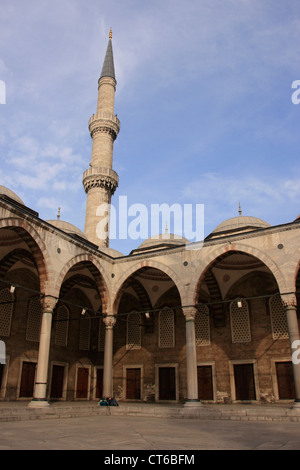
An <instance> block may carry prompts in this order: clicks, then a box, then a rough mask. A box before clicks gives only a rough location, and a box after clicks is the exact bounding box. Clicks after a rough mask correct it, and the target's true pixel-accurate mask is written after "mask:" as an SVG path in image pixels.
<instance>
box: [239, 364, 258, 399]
mask: <svg viewBox="0 0 300 470" xmlns="http://www.w3.org/2000/svg"><path fill="white" fill-rule="evenodd" d="M234 380H235V395H236V400H255V399H256V394H255V383H254V373H253V364H236V365H235V366H234Z"/></svg>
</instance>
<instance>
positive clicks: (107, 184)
mask: <svg viewBox="0 0 300 470" xmlns="http://www.w3.org/2000/svg"><path fill="white" fill-rule="evenodd" d="M116 83H117V82H116V80H115V77H114V64H113V55H112V44H111V36H110V39H109V43H108V46H107V51H106V56H105V59H104V64H103V68H102V73H101V76H100V78H99V81H98V101H97V112H96V114H93V116H92V117H91V118H90V121H89V131H90V135H91V138H92V139H93V145H92V156H91V163H90V168H88V169H87V170H86V171H85V172H84V174H83V185H84V189H85V191H86V193H87V206H86V218H85V230H84V231H85V235H86V237H87V239H88V240H90V241H91V242H93V243H95V244H96V245H98V246H99V247H101V246H108V245H109V205H110V203H111V196H112V195H113V194H114V192H115V190H116V188H117V186H118V175H117V173H116V172H115V171H114V170H113V169H112V165H113V144H114V141H115V139H116V138H117V135H118V133H119V130H120V121H119V119H118V118H117V116H115V114H114V104H115V90H116Z"/></svg>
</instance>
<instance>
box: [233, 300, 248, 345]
mask: <svg viewBox="0 0 300 470" xmlns="http://www.w3.org/2000/svg"><path fill="white" fill-rule="evenodd" d="M230 322H231V338H232V342H233V343H249V342H250V341H251V330H250V318H249V308H248V302H247V301H246V300H243V299H237V300H234V301H233V302H231V303H230Z"/></svg>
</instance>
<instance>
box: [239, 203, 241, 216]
mask: <svg viewBox="0 0 300 470" xmlns="http://www.w3.org/2000/svg"><path fill="white" fill-rule="evenodd" d="M239 214H240V215H242V209H241V204H240V202H239Z"/></svg>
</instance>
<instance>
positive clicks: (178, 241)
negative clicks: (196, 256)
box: [138, 233, 189, 249]
mask: <svg viewBox="0 0 300 470" xmlns="http://www.w3.org/2000/svg"><path fill="white" fill-rule="evenodd" d="M186 243H189V240H187V239H186V238H184V237H182V236H181V235H176V234H174V233H162V234H160V235H153V236H152V237H150V238H148V239H147V240H145V241H144V242H143V243H141V244H140V245H139V247H138V249H141V248H142V249H144V248H152V247H157V246H159V245H164V244H166V245H174V246H176V245H178V246H180V245H185V244H186Z"/></svg>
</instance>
